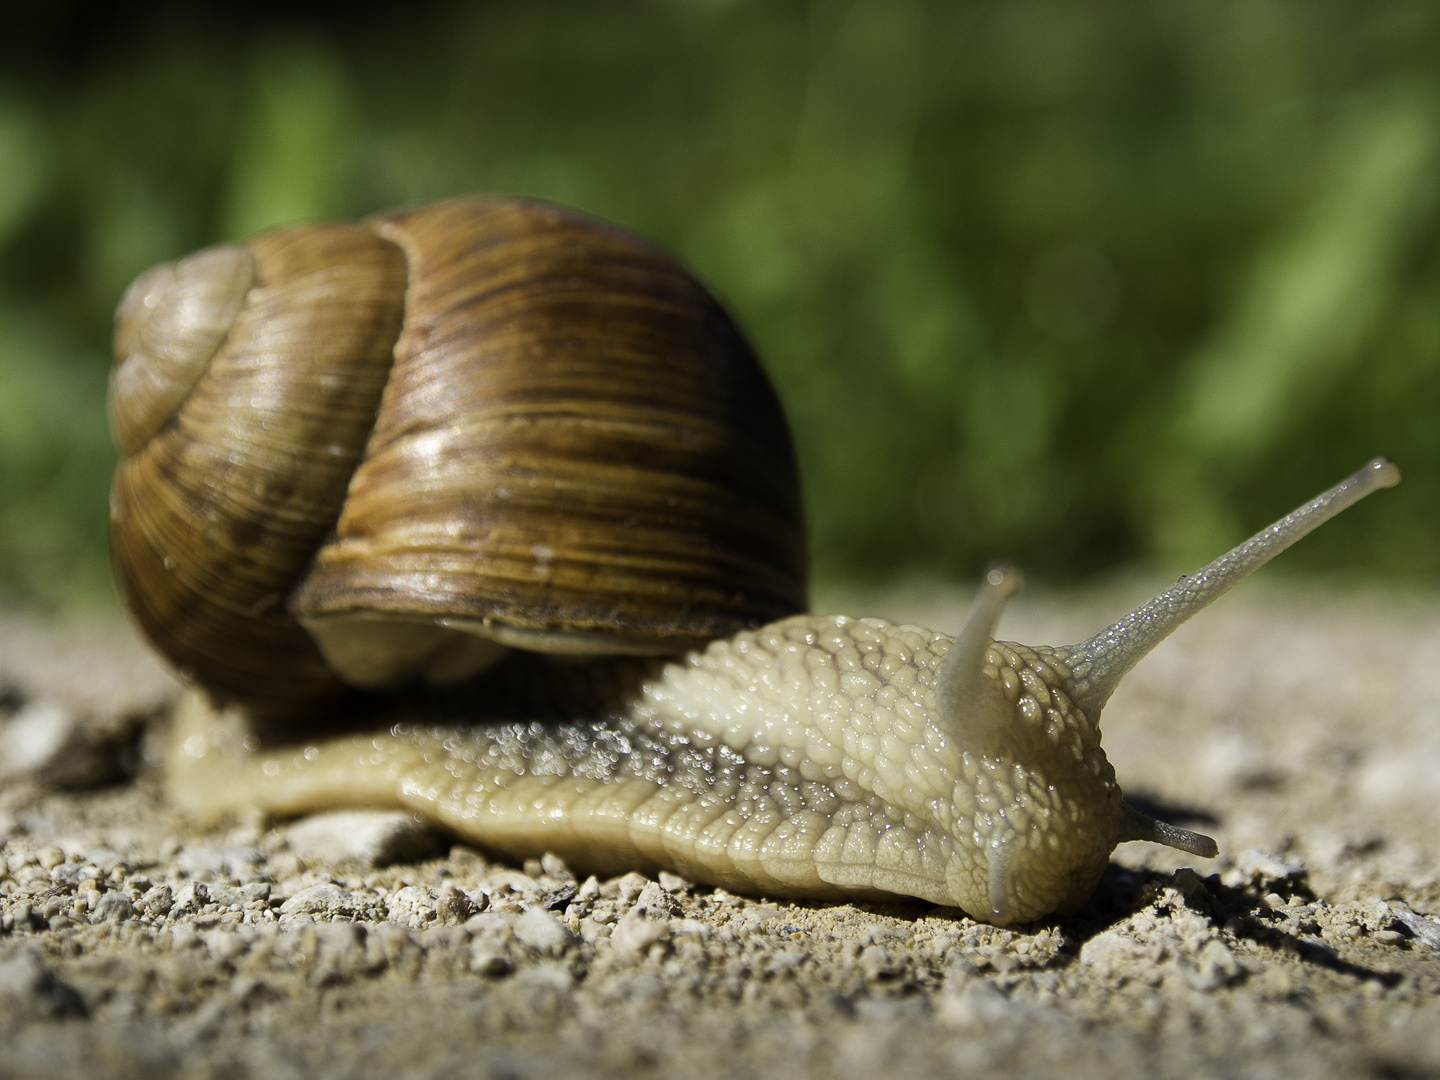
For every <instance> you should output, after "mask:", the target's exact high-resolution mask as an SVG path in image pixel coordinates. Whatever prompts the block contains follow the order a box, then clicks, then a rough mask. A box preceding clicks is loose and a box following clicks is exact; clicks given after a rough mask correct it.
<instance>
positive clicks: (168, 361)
mask: <svg viewBox="0 0 1440 1080" xmlns="http://www.w3.org/2000/svg"><path fill="white" fill-rule="evenodd" d="M254 280H255V258H254V256H253V255H251V254H250V253H249V252H248V251H246V250H245V249H244V248H240V247H215V248H206V249H205V250H204V251H197V252H196V253H195V254H194V255H191V256H189V257H188V258H185V259H181V260H180V262H179V263H161V264H160V265H159V266H157V267H154V268H153V269H151V270H149V271H147V272H146V273H144V274H142V275H140V277H138V278H136V279H135V282H134V284H132V285H131V286H130V288H129V289H127V290H126V292H125V296H124V297H123V298H122V299H121V301H120V306H119V308H118V309H117V310H116V312H115V357H116V364H115V370H114V371H113V373H112V374H111V376H110V430H111V431H112V432H113V433H114V435H115V442H116V443H117V444H118V445H119V447H120V450H121V452H122V453H125V454H133V453H134V452H135V451H136V450H138V449H140V447H141V446H143V445H144V444H145V441H146V440H147V439H149V438H150V437H151V436H152V435H154V434H155V433H156V432H157V431H159V430H160V427H161V425H162V424H164V423H165V421H166V420H168V419H169V418H170V416H171V415H172V414H173V413H174V412H175V410H176V409H177V408H178V407H179V405H180V402H181V401H183V400H184V399H185V395H186V394H188V393H189V392H190V389H191V387H193V386H194V385H195V381H196V380H197V379H199V378H200V375H201V373H202V372H203V371H204V370H205V365H206V364H208V363H209V362H210V358H211V357H212V356H214V355H215V350H216V349H218V348H219V347H220V343H221V342H222V341H223V340H224V339H225V335H226V334H228V333H229V332H230V327H231V325H232V324H233V323H234V322H235V316H236V315H237V314H238V313H239V311H240V305H241V304H243V303H244V302H245V294H246V293H247V292H248V291H249V289H250V286H251V284H252V283H253V282H254Z"/></svg>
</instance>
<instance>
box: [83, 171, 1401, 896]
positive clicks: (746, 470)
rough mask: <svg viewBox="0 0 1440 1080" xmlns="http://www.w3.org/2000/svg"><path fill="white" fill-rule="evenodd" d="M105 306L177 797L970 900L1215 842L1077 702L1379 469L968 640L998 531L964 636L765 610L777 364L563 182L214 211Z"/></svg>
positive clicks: (1067, 890) (1078, 881)
mask: <svg viewBox="0 0 1440 1080" xmlns="http://www.w3.org/2000/svg"><path fill="white" fill-rule="evenodd" d="M115 340H116V353H117V357H118V359H117V365H116V367H115V369H114V372H113V374H112V380H111V416H112V425H113V427H114V431H115V435H116V440H117V442H118V443H119V445H120V448H121V451H122V454H123V460H122V462H121V464H120V465H119V467H118V469H117V473H116V478H115V483H114V487H113V492H112V505H111V546H112V552H113V564H114V568H115V574H116V579H117V582H118V583H119V588H120V591H121V594H122V596H123V597H124V599H125V600H126V602H127V604H128V605H129V606H130V608H131V611H132V613H133V615H134V618H135V620H136V622H137V623H138V624H139V626H140V627H141V629H142V630H143V631H144V632H145V634H146V635H147V636H149V638H150V639H151V641H152V642H153V643H154V644H155V645H156V646H157V648H159V650H160V651H161V652H162V653H163V654H164V655H166V656H167V657H168V658H169V659H170V661H171V662H172V663H173V664H174V665H175V666H176V667H177V668H178V669H179V670H180V671H181V672H182V673H184V674H185V675H187V676H188V677H189V678H190V679H191V680H192V681H193V682H194V683H196V684H197V685H198V687H199V688H200V691H199V692H192V693H190V694H189V695H187V696H186V697H185V698H184V699H183V701H182V703H181V706H180V708H179V710H178V712H177V717H176V728H175V740H174V745H173V748H172V752H171V754H170V759H169V761H168V762H167V766H166V768H167V770H168V779H167V784H168V790H169V792H170V794H171V797H172V798H173V799H174V800H176V801H177V802H178V803H179V805H181V806H182V807H184V808H187V809H189V810H190V811H192V812H194V813H196V814H203V815H213V814H217V813H222V812H225V811H227V810H233V809H237V808H240V807H244V806H250V805H253V806H258V807H261V808H263V809H266V810H268V811H270V812H272V813H276V814H289V813H300V812H304V811H306V810H310V809H316V808H321V807H325V806H335V805H347V804H348V805H353V804H378V805H392V806H401V807H408V808H411V809H413V810H414V811H416V812H418V813H421V814H423V815H426V816H427V817H429V818H430V819H432V820H434V821H436V822H438V823H440V824H442V825H444V826H446V827H448V828H450V829H452V830H453V831H454V832H456V833H458V834H460V835H462V836H464V837H468V838H471V839H473V840H475V841H476V842H478V843H480V844H481V845H482V846H485V847H487V848H488V849H490V850H493V851H496V852H499V853H503V854H513V855H528V854H539V853H542V852H545V851H553V852H555V853H557V854H559V855H561V856H562V857H564V858H565V859H566V860H567V861H569V862H570V863H571V864H572V865H573V866H575V867H576V868H577V869H583V870H593V871H596V872H619V871H622V870H625V869H641V870H644V869H655V868H670V869H673V870H675V871H677V872H679V873H681V874H684V875H686V876H689V877H691V878H692V879H695V880H699V881H705V882H710V883H713V884H718V885H723V886H726V887H729V888H734V889H737V890H741V891H749V892H761V893H770V894H776V895H791V896H814V897H841V896H847V895H875V894H904V895H910V896H916V897H921V898H923V899H926V900H929V901H932V902H935V903H938V904H945V905H953V906H956V907H959V908H961V909H963V910H964V911H965V912H966V913H968V914H969V915H971V916H973V917H975V918H977V919H983V920H988V921H991V922H994V923H998V924H1009V923H1019V922H1028V921H1032V920H1035V919H1038V918H1041V917H1044V916H1046V915H1049V914H1051V913H1054V912H1067V911H1072V910H1074V909H1076V908H1077V907H1079V906H1080V905H1083V904H1084V902H1085V901H1086V900H1087V899H1088V897H1089V896H1090V894H1091V892H1092V891H1093V889H1094V887H1095V885H1096V883H1097V882H1098V880H1099V878H1100V875H1101V873H1102V872H1103V871H1104V868H1105V866H1106V864H1107V862H1108V859H1109V856H1110V853H1111V852H1112V851H1113V850H1114V848H1115V846H1116V844H1118V843H1119V842H1121V841H1124V840H1137V839H1138V840H1151V841H1156V842H1159V843H1162V844H1168V845H1170V846H1172V847H1177V848H1180V849H1181V850H1184V851H1187V852H1191V853H1193V854H1197V855H1200V856H1205V857H1208V856H1212V855H1213V854H1215V850H1216V849H1215V844H1214V842H1213V841H1212V840H1210V839H1209V838H1207V837H1203V836H1200V835H1198V834H1195V833H1192V832H1189V831H1187V830H1184V829H1180V828H1177V827H1174V826H1171V825H1167V824H1164V823H1162V822H1159V821H1155V820H1153V819H1151V818H1149V817H1146V816H1145V815H1143V814H1141V813H1139V812H1138V811H1136V810H1134V809H1132V808H1131V807H1129V806H1128V805H1127V804H1126V803H1125V802H1124V800H1123V799H1122V796H1121V792H1120V788H1119V786H1118V784H1117V783H1116V780H1115V775H1114V771H1113V770H1112V768H1111V767H1110V764H1109V763H1108V761H1107V760H1106V758H1105V754H1104V752H1103V750H1102V749H1101V747H1100V730H1099V719H1100V713H1101V710H1102V709H1103V708H1104V706H1105V703H1106V702H1107V700H1108V699H1109V698H1110V695H1111V693H1112V692H1113V691H1114V690H1115V688H1116V686H1117V684H1118V683H1119V681H1120V679H1121V678H1122V677H1123V676H1124V675H1125V674H1126V673H1127V672H1128V671H1129V670H1130V669H1131V668H1132V667H1134V665H1135V664H1136V663H1137V662H1138V661H1139V660H1140V659H1141V658H1142V657H1143V656H1144V655H1145V654H1146V653H1147V652H1149V651H1150V650H1151V649H1152V648H1154V646H1155V645H1156V644H1158V643H1159V642H1160V641H1161V640H1162V639H1163V638H1164V637H1165V636H1166V635H1168V634H1169V633H1170V632H1171V631H1172V630H1174V629H1175V627H1177V626H1178V625H1179V624H1180V623H1182V622H1184V621H1185V620H1186V619H1188V618H1189V617H1190V616H1191V615H1193V614H1194V613H1195V612H1197V611H1198V610H1199V609H1200V608H1202V607H1204V606H1205V605H1207V604H1209V603H1210V602H1211V601H1213V600H1214V599H1215V598H1217V597H1218V596H1220V595H1221V594H1222V593H1224V592H1225V591H1226V590H1227V589H1229V588H1230V587H1231V586H1232V585H1234V584H1235V583H1236V582H1237V581H1239V580H1240V579H1242V578H1244V577H1245V576H1247V575H1248V574H1250V573H1251V572H1253V571H1254V570H1255V569H1257V568H1258V567H1259V566H1261V565H1263V564H1264V563H1265V562H1266V561H1268V560H1269V559H1270V558H1272V557H1273V556H1275V555H1276V554H1278V553H1279V552H1280V551H1282V550H1284V549H1285V548H1286V547H1288V546H1289V545H1290V544H1292V543H1294V542H1295V541H1296V540H1298V539H1299V538H1300V537H1301V536H1303V535H1304V534H1305V533H1307V532H1309V531H1310V530H1311V529H1313V528H1315V527H1316V526H1317V525H1319V524H1320V523H1321V522H1323V521H1325V520H1327V519H1328V518H1329V517H1331V516H1333V515H1334V514H1336V513H1338V512H1339V511H1340V510H1341V509H1343V508H1344V507H1346V506H1348V505H1349V504H1350V503H1352V502H1354V501H1355V500H1357V499H1359V498H1361V497H1362V496H1364V495H1365V494H1367V493H1368V492H1370V491H1372V490H1374V489H1376V488H1378V487H1385V486H1390V485H1393V484H1394V483H1396V482H1398V480H1399V472H1398V470H1397V469H1396V468H1395V466H1394V465H1393V464H1392V463H1390V462H1388V461H1386V460H1385V459H1376V460H1375V461H1372V462H1371V463H1369V464H1368V465H1366V466H1365V467H1364V468H1362V469H1361V470H1360V471H1359V472H1357V473H1356V474H1355V475H1354V476H1352V477H1350V478H1349V479H1347V480H1345V481H1343V482H1341V483H1340V484H1338V485H1337V486H1336V487H1334V488H1332V489H1330V490H1329V491H1327V492H1324V493H1323V494H1321V495H1320V496H1318V497H1317V498H1316V499H1314V500H1312V501H1311V502H1309V503H1307V504H1306V505H1305V506H1303V507H1301V508H1300V509H1299V510H1296V511H1295V512H1294V513H1292V514H1290V515H1289V516H1287V517H1285V518H1282V519H1281V520H1280V521H1278V522H1276V523H1275V524H1274V525H1272V526H1270V527H1269V528H1268V529H1265V530H1264V531H1262V532H1261V533H1259V534H1258V535H1256V536H1255V537H1253V538H1252V539H1250V540H1248V541H1246V542H1245V543H1244V544H1241V545H1240V546H1239V547H1237V548H1235V549H1234V550H1233V551H1231V552H1230V553H1229V554H1227V555H1224V556H1222V557H1220V558H1219V559H1217V560H1216V561H1214V562H1212V563H1210V564H1209V565H1208V566H1206V567H1204V568H1202V569H1201V570H1200V571H1198V572H1197V573H1195V574H1191V575H1189V576H1187V577H1184V578H1182V579H1180V581H1179V582H1178V583H1176V584H1175V585H1174V586H1172V587H1171V588H1169V589H1167V590H1166V591H1164V592H1162V593H1161V594H1160V595H1159V596H1157V597H1155V598H1154V599H1153V600H1151V601H1150V602H1148V603H1147V604H1144V605H1142V606H1141V607H1140V608H1138V609H1137V610H1136V611H1134V612H1132V613H1131V614H1129V615H1127V616H1125V617H1124V618H1123V619H1121V620H1120V621H1119V622H1117V623H1116V624H1115V625H1113V626H1111V627H1108V628H1106V629H1105V630H1102V631H1101V632H1100V633H1098V634H1096V635H1095V636H1094V637H1092V638H1090V639H1089V640H1088V641H1085V642H1082V643H1080V644H1078V645H1072V646H1068V647H1050V646H1039V647H1026V646H1023V645H1015V644H1011V643H1008V642H997V641H994V640H993V634H994V630H995V627H996V625H997V621H998V619H999V616H1000V612H1001V609H1002V607H1003V606H1004V604H1005V602H1006V600H1007V598H1008V597H1010V596H1011V595H1013V593H1014V592H1015V590H1016V589H1017V588H1018V582H1019V579H1018V575H1017V574H1016V573H1015V572H1014V571H1013V570H1011V569H1008V568H1006V567H996V568H993V569H992V570H991V571H989V573H988V574H987V576H986V580H985V583H984V584H983V585H982V588H981V590H980V594H979V596H978V598H977V599H976V601H975V604H974V606H973V607H972V609H971V611H970V613H969V615H968V616H967V618H966V620H965V623H964V625H963V627H961V629H960V631H959V633H958V634H957V635H956V636H955V637H954V638H951V637H950V636H948V635H946V634H942V633H935V632H932V631H929V630H924V629H921V628H919V627H914V626H897V625H894V624H891V623H889V622H886V621H884V620H880V619H863V618H862V619H856V618H849V617H844V616H833V617H819V616H810V615H802V614H796V613H797V612H799V611H802V610H803V608H804V606H805V580H804V529H803V521H802V517H801V513H800V510H799V505H800V504H799V487H798V481H797V479H796V471H795V467H794V458H793V453H792V451H791V448H790V439H789V435H788V433H787V430H786V427H785V424H784V419H783V414H782V412H781V410H780V407H779V405H778V403H777V401H776V399H775V396H774V394H773V393H772V391H771V390H770V387H769V384H768V382H767V381H766V379H765V377H764V375H763V374H762V373H761V371H760V369H759V367H758V365H757V364H756V363H755V361H754V359H753V357H752V356H751V354H750V352H749V350H748V349H747V348H746V347H745V345H744V343H743V341H742V339H741V337H740V335H739V334H738V333H737V332H736V330H735V329H734V327H733V325H732V324H731V323H730V322H729V320H728V319H727V318H726V317H725V316H724V314H723V312H722V311H721V309H720V308H719V306H718V305H717V304H716V303H715V302H714V301H713V300H712V299H711V298H710V297H709V295H708V293H706V292H705V291H704V290H703V288H701V287H700V286H699V285H697V284H695V283H694V282H693V280H692V279H691V278H690V277H689V276H688V275H687V274H685V273H684V271H683V270H681V269H680V268H679V267H678V265H677V264H676V263H675V262H674V261H673V260H671V259H670V258H669V257H668V256H665V255H663V254H662V253H660V252H658V251H657V250H656V249H654V248H653V247H651V246H650V245H648V244H646V243H644V242H642V241H639V240H637V239H635V238H633V237H630V236H628V235H626V234H624V233H622V232H620V231H619V230H617V229H614V228H612V227H609V226H606V225H603V224H600V223H598V222H594V221H592V220H590V219H588V218H584V217H582V216H580V215H578V214H576V213H574V212H572V211H568V210H564V209H561V208H558V207H554V206H550V205H546V204H541V203H534V202H524V201H519V200H478V199H466V200H455V201H451V202H446V203H440V204H436V205H434V206H430V207H422V208H420V209H417V210H410V211H402V212H399V213H396V214H392V215H388V216H384V217H380V218H377V219H373V220H372V221H370V222H367V223H365V224H364V225H362V226H308V227H303V228H298V229H287V230H282V231H280V232H276V233H271V234H268V235H265V236H261V237H259V238H257V239H255V240H252V241H250V242H249V244H247V245H245V246H242V247H222V248H214V249H210V250H207V251H204V252H201V253H199V254H198V255H194V256H191V257H190V258H188V259H185V260H182V261H180V262H179V263H177V264H175V265H173V266H168V265H167V266H163V267H159V268H157V269H155V270H152V271H150V272H149V273H147V274H145V275H142V276H141V277H140V278H139V279H138V280H137V282H136V283H135V284H134V285H133V286H132V287H131V289H130V291H129V292H128V293H127V294H126V296H125V298H124V299H123V300H122V301H121V304H120V308H119V311H118V312H117V328H116V337H115ZM587 590H593V591H592V592H587ZM707 640H708V644H707V643H706V641H707ZM606 653H608V654H613V655H610V656H602V655H601V654H606ZM662 654H669V655H662ZM436 683H438V684H449V685H448V686H444V685H442V686H440V687H438V688H436V687H431V686H428V685H427V684H436ZM347 687H358V688H359V689H361V690H368V691H385V692H384V693H371V694H369V695H360V694H353V695H349V696H347V690H346V688H347ZM307 713H308V714H311V717H312V719H313V718H322V720H323V722H318V723H311V724H306V723H305V719H306V717H305V715H304V714H307ZM337 725H341V726H337Z"/></svg>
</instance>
